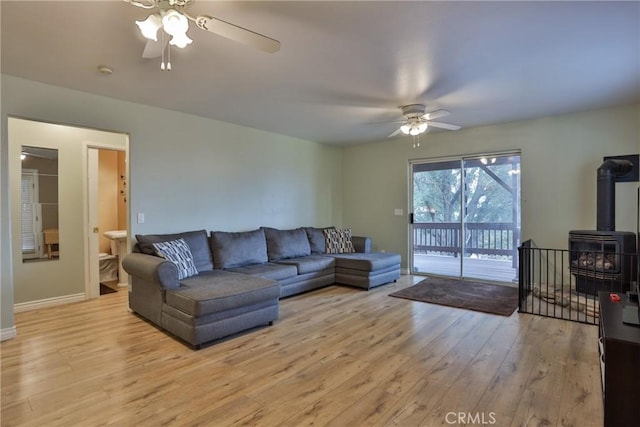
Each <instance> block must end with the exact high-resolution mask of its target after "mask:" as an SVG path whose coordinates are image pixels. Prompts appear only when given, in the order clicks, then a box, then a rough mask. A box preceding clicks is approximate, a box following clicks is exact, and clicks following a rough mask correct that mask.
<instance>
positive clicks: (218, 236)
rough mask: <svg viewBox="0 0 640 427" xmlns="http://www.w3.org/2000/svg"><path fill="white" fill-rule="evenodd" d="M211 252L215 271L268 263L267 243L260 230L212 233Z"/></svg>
mask: <svg viewBox="0 0 640 427" xmlns="http://www.w3.org/2000/svg"><path fill="white" fill-rule="evenodd" d="M211 252H213V259H214V265H215V267H216V268H217V269H225V268H233V267H242V266H244V265H251V264H264V263H265V262H267V261H268V258H267V242H266V240H265V237H264V231H262V229H257V230H253V231H244V232H239V233H230V232H226V231H212V232H211Z"/></svg>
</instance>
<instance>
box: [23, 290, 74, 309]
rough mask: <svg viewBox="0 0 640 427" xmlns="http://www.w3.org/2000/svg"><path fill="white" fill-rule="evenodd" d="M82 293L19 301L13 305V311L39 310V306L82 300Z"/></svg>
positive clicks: (45, 306)
mask: <svg viewBox="0 0 640 427" xmlns="http://www.w3.org/2000/svg"><path fill="white" fill-rule="evenodd" d="M85 299H86V298H85V295H84V293H79V294H71V295H63V296H60V297H53V298H45V299H41V300H37V301H28V302H19V303H17V304H14V305H13V312H14V313H21V312H23V311H31V310H39V309H41V308H48V307H55V306H57V305H63V304H70V303H72V302H79V301H84V300H85Z"/></svg>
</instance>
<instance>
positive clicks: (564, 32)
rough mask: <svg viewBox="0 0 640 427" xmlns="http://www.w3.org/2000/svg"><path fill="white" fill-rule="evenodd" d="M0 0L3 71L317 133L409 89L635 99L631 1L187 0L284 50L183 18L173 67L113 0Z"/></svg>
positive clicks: (357, 126) (416, 95)
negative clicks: (149, 49) (186, 24)
mask: <svg viewBox="0 0 640 427" xmlns="http://www.w3.org/2000/svg"><path fill="white" fill-rule="evenodd" d="M0 5H1V17H2V23H1V25H2V26H1V31H2V34H1V41H2V62H1V65H2V72H3V73H6V74H10V75H14V76H19V77H23V78H26V79H31V80H36V81H42V82H46V83H50V84H54V85H60V86H64V87H69V88H73V89H77V90H81V91H85V92H91V93H95V94H100V95H105V96H109V97H113V98H118V99H123V100H127V101H132V102H136V103H141V104H147V105H153V106H158V107H162V108H167V109H170V110H176V111H182V112H185V113H189V114H195V115H198V116H203V117H210V118H214V119H218V120H222V121H227V122H231V123H237V124H240V125H243V126H248V127H253V128H257V129H262V130H267V131H271V132H276V133H280V134H284V135H290V136H294V137H299V138H303V139H307V140H312V141H317V142H323V143H331V144H338V145H340V144H352V143H363V142H368V141H375V140H381V139H384V138H385V137H386V136H387V135H388V134H390V133H391V132H392V131H394V130H395V128H396V125H395V124H393V123H378V122H384V121H392V120H397V119H400V118H401V113H400V109H399V108H398V107H399V106H401V105H404V104H409V103H424V104H427V106H428V108H427V110H435V109H439V108H444V109H447V110H449V111H450V112H451V115H450V116H448V117H446V118H443V119H441V120H440V121H443V122H449V123H455V124H459V125H462V126H463V127H465V128H468V127H473V126H479V125H484V124H495V123H504V122H509V121H514V120H521V119H529V118H535V117H541V116H548V115H555V114H562V113H568V112H574V111H584V110H590V109H594V108H602V107H608V106H612V105H619V104H624V103H631V102H638V101H640V2H638V1H631V2H629V1H627V2H613V1H591V2H538V1H535V2H484V1H480V2H400V1H389V2H379V1H352V2H326V1H316V2H312V1H297V2H287V1H275V2H271V1H259V2H241V1H233V2H231V1H225V2H217V1H205V0H198V1H196V2H195V4H194V5H193V6H192V8H191V12H192V13H193V14H196V15H197V14H208V15H212V16H215V17H217V18H220V19H223V20H226V21H229V22H232V23H234V24H236V25H240V26H243V27H245V28H249V29H251V30H253V31H256V32H259V33H263V34H266V35H268V36H270V37H272V38H275V39H278V40H280V42H281V43H282V45H281V50H280V51H279V52H277V53H275V54H268V53H264V52H261V51H259V50H256V49H253V48H251V47H247V46H245V45H242V44H238V43H236V42H233V41H230V40H228V39H225V38H223V37H219V36H217V35H214V34H211V33H207V32H205V31H202V30H199V29H197V28H196V27H195V26H194V25H193V24H192V28H191V29H190V31H189V36H190V37H191V38H192V39H193V40H194V42H193V43H192V44H191V45H190V46H188V47H187V48H185V49H183V50H179V49H176V48H172V51H171V56H172V64H173V71H171V72H162V71H160V67H159V63H160V61H159V60H158V59H142V58H141V54H142V50H143V47H144V44H145V42H144V39H143V38H142V36H141V35H140V34H139V32H138V28H137V27H136V25H135V22H134V21H136V20H142V19H144V18H146V16H147V15H148V12H147V11H145V10H143V9H140V8H136V7H133V6H131V5H129V4H127V3H125V2H123V1H43V2H35V1H2V2H1V3H0ZM100 64H105V65H108V66H109V67H111V68H112V69H113V70H114V72H113V74H112V75H110V76H104V75H101V74H100V73H99V72H98V71H97V66H98V65H100Z"/></svg>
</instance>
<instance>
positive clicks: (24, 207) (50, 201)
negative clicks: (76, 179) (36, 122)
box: [20, 145, 60, 262]
mask: <svg viewBox="0 0 640 427" xmlns="http://www.w3.org/2000/svg"><path fill="white" fill-rule="evenodd" d="M20 159H21V162H22V173H21V199H22V200H21V215H22V261H23V262H33V261H50V260H57V259H59V258H60V241H59V234H58V150H56V149H51V148H42V147H30V146H25V145H23V146H22V151H21V153H20Z"/></svg>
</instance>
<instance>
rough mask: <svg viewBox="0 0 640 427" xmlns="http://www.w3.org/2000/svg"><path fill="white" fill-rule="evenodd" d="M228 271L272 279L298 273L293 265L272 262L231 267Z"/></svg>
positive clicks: (286, 277)
mask: <svg viewBox="0 0 640 427" xmlns="http://www.w3.org/2000/svg"><path fill="white" fill-rule="evenodd" d="M228 271H232V272H234V273H241V274H247V275H249V276H256V277H262V278H263V279H271V280H284V279H288V278H290V277H295V276H296V275H297V274H298V271H297V270H296V268H295V266H293V265H282V264H274V263H271V262H268V263H266V264H252V265H245V266H242V267H235V268H230V269H229V270H228Z"/></svg>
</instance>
